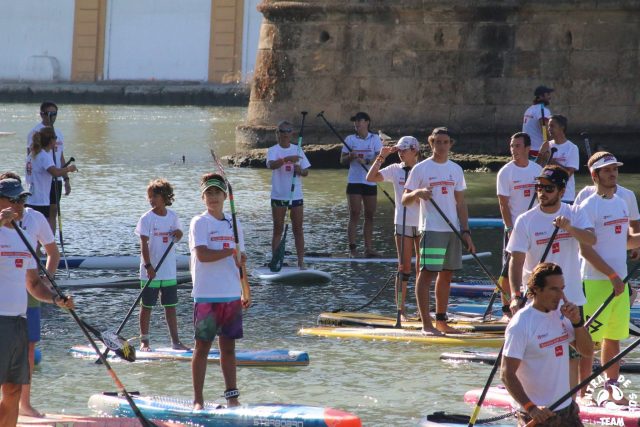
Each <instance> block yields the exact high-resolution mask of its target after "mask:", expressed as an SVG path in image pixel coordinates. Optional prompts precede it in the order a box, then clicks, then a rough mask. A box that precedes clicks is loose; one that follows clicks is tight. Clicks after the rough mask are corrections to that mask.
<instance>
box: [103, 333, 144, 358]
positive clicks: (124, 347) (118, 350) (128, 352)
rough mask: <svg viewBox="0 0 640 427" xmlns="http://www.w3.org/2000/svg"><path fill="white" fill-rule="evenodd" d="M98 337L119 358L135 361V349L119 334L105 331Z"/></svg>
mask: <svg viewBox="0 0 640 427" xmlns="http://www.w3.org/2000/svg"><path fill="white" fill-rule="evenodd" d="M100 339H101V341H102V342H103V343H104V345H106V346H107V348H108V349H109V350H111V351H113V352H114V353H115V354H116V355H117V356H118V357H120V358H121V359H123V360H126V361H127V362H135V361H136V349H135V348H134V347H133V346H132V345H131V344H129V341H127V340H125V339H124V338H122V337H121V336H120V335H118V334H116V333H115V332H111V331H105V332H102V333H101V334H100Z"/></svg>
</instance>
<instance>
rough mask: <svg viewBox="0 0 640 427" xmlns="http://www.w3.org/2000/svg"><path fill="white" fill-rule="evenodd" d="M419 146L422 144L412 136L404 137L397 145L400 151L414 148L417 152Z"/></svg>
mask: <svg viewBox="0 0 640 427" xmlns="http://www.w3.org/2000/svg"><path fill="white" fill-rule="evenodd" d="M419 146H420V143H419V142H418V140H417V139H415V138H414V137H412V136H403V137H402V138H400V139H399V140H398V142H397V143H396V145H395V147H396V148H397V149H398V150H408V149H410V148H414V149H416V150H417V149H418V147H419Z"/></svg>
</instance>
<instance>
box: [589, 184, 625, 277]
mask: <svg viewBox="0 0 640 427" xmlns="http://www.w3.org/2000/svg"><path fill="white" fill-rule="evenodd" d="M578 209H579V210H580V211H581V212H582V213H583V215H584V217H585V219H586V220H587V221H588V223H589V228H593V229H594V231H595V233H596V239H597V241H596V244H595V245H593V249H594V250H595V251H596V252H597V253H598V255H600V257H601V258H602V259H603V261H604V262H606V263H607V264H608V265H609V267H611V268H613V269H614V270H615V272H616V273H618V276H620V277H621V278H622V277H626V276H627V234H628V231H629V209H628V208H627V204H626V203H625V201H624V200H622V198H621V197H618V196H616V195H615V194H614V195H613V197H612V198H610V199H604V198H602V197H601V196H599V195H597V194H592V195H591V196H589V197H588V198H587V199H586V200H585V201H584V202H582V203H581V204H580V206H578ZM582 278H583V279H590V280H609V278H608V277H607V275H606V274H604V273H602V272H600V270H598V269H596V268H595V267H594V266H592V265H591V264H590V263H589V262H588V261H587V260H586V259H584V260H583V262H582Z"/></svg>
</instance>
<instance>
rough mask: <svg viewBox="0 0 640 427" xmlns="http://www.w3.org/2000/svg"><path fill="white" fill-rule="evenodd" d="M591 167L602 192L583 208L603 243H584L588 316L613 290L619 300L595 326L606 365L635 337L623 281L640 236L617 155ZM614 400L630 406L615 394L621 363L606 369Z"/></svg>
mask: <svg viewBox="0 0 640 427" xmlns="http://www.w3.org/2000/svg"><path fill="white" fill-rule="evenodd" d="M587 166H588V167H589V171H590V172H591V179H592V180H593V183H594V185H595V187H596V192H595V193H594V194H592V195H591V196H589V197H587V198H586V199H585V200H584V201H583V202H582V203H581V204H580V206H579V207H578V209H580V210H581V211H582V212H583V213H584V216H585V218H586V219H587V221H588V222H589V228H591V229H593V230H595V235H596V239H597V242H596V244H594V245H593V246H589V245H580V253H581V255H582V258H583V262H582V280H583V286H584V292H585V295H586V299H587V302H586V304H585V305H584V318H585V319H589V318H590V317H592V316H593V314H594V313H595V311H596V310H597V309H598V307H600V306H601V305H602V304H603V303H604V301H605V300H607V298H608V297H609V295H610V294H611V293H612V292H613V293H614V294H615V297H614V298H613V300H611V301H610V302H609V304H607V306H606V307H605V308H604V310H603V311H602V312H601V313H600V314H599V315H598V317H597V318H596V319H594V321H593V323H591V325H590V326H589V332H590V333H591V337H592V338H593V341H595V342H600V343H602V352H601V362H602V364H603V365H604V364H605V363H606V362H608V361H609V360H611V359H612V358H613V357H614V356H615V355H616V354H618V353H619V352H620V341H621V340H624V339H626V338H628V337H629V320H630V304H629V294H630V292H629V288H628V286H629V285H628V284H626V283H623V281H622V280H623V279H622V278H623V277H626V276H627V249H633V248H637V247H638V246H640V234H633V233H632V232H631V229H630V228H629V207H628V204H627V203H626V202H625V201H624V200H623V199H622V198H621V197H618V196H617V195H616V188H617V179H618V168H619V167H620V166H622V163H621V162H619V161H618V160H617V159H616V158H615V156H614V155H613V154H611V153H608V152H606V151H599V152H597V153H595V154H593V155H592V156H591V158H590V159H589V161H588V163H587ZM592 363H593V351H592V352H591V353H590V354H589V355H587V356H586V357H584V358H583V359H582V361H581V364H580V368H581V370H580V374H581V379H584V378H586V377H587V376H588V375H589V374H590V373H591V365H592ZM605 373H606V375H607V384H606V389H607V390H608V391H609V392H610V393H609V399H610V400H611V401H614V402H615V403H617V404H622V405H628V403H629V402H628V400H627V399H626V398H624V397H623V398H622V399H616V398H615V397H614V395H613V393H611V390H612V388H613V387H618V388H619V386H620V384H619V383H618V378H619V376H620V362H618V363H615V364H613V365H612V366H611V367H610V368H609V369H607V370H606V371H605Z"/></svg>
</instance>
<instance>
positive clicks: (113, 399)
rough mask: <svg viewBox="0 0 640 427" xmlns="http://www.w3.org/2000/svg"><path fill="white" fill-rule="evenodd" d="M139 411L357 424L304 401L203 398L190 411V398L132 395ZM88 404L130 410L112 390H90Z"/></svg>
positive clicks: (241, 421) (242, 421)
mask: <svg viewBox="0 0 640 427" xmlns="http://www.w3.org/2000/svg"><path fill="white" fill-rule="evenodd" d="M132 397H133V400H134V401H135V403H136V405H137V406H138V408H139V409H140V411H141V412H142V413H143V414H144V415H146V416H148V417H151V418H158V419H163V420H164V419H170V420H174V421H180V422H193V423H196V424H200V425H206V426H229V427H230V426H246V427H249V426H304V427H361V426H362V422H361V421H360V418H359V417H357V416H356V415H353V414H350V413H348V412H344V411H340V410H337V409H332V408H321V407H317V406H306V405H286V404H256V405H242V406H237V407H233V408H226V407H224V406H220V405H217V404H215V403H213V402H206V403H205V407H204V409H203V410H200V411H194V410H193V401H192V400H190V399H176V398H173V397H160V396H148V397H147V396H135V395H134V396H132ZM88 405H89V408H90V409H92V410H94V411H99V412H100V413H103V414H105V415H113V416H127V417H130V416H131V415H132V414H133V411H132V410H131V406H129V404H128V403H127V401H126V399H125V398H124V397H122V396H117V395H115V393H103V394H94V395H93V396H91V398H90V399H89V404H88Z"/></svg>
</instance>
